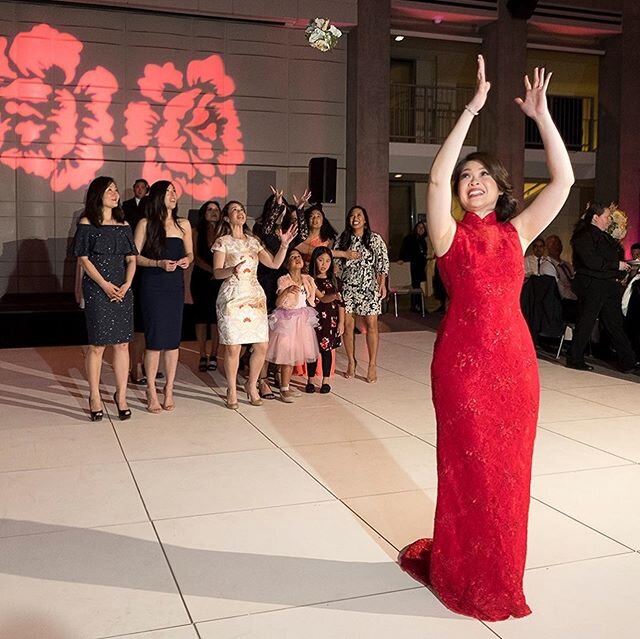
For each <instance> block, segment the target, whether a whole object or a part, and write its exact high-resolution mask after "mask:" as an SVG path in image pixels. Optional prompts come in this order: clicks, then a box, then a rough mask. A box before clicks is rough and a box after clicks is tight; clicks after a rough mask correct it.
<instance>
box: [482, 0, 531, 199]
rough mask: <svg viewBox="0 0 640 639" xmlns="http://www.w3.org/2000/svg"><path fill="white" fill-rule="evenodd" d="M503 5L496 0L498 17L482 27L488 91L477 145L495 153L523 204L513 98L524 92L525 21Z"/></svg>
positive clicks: (519, 117)
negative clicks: (514, 15) (515, 16)
mask: <svg viewBox="0 0 640 639" xmlns="http://www.w3.org/2000/svg"><path fill="white" fill-rule="evenodd" d="M506 5H507V2H506V0H499V1H498V19H497V20H496V21H495V22H492V23H491V24H488V25H487V26H486V27H484V28H483V29H482V31H481V34H482V40H483V41H482V55H483V56H484V59H485V62H486V67H487V79H488V80H489V81H490V82H491V91H490V92H489V97H488V99H487V103H486V104H485V106H484V108H483V109H482V115H481V116H480V141H479V145H478V149H479V150H480V151H487V152H489V153H491V154H493V155H495V156H496V157H497V158H498V159H499V160H500V161H501V162H502V163H503V164H504V166H505V167H506V169H507V171H508V172H509V175H510V177H511V183H512V184H513V193H514V196H515V197H516V198H517V199H518V200H519V202H520V203H521V204H522V201H523V187H524V122H525V116H524V114H523V113H522V111H521V110H520V108H519V107H518V106H517V105H516V104H515V103H514V101H513V100H514V98H516V97H518V96H520V97H522V96H524V85H523V77H524V74H525V73H526V72H527V68H526V67H527V23H526V21H525V20H516V19H515V18H512V17H511V14H510V13H509V11H508V9H507V6H506Z"/></svg>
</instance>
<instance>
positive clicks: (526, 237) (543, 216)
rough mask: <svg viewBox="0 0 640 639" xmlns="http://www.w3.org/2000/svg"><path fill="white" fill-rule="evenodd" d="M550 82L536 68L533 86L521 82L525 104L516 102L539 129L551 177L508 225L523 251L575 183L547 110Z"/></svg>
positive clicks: (566, 154) (553, 216) (542, 70)
mask: <svg viewBox="0 0 640 639" xmlns="http://www.w3.org/2000/svg"><path fill="white" fill-rule="evenodd" d="M550 80H551V73H548V74H546V76H545V71H544V69H540V70H539V69H538V68H537V67H536V68H535V69H534V71H533V86H532V85H531V82H530V81H529V78H528V76H525V78H524V87H525V97H524V100H523V99H522V98H516V99H515V102H516V104H518V105H519V106H520V108H521V109H522V111H523V112H524V113H525V115H528V116H529V117H530V118H531V119H532V120H533V121H534V122H535V123H536V125H537V126H538V130H539V131H540V137H541V138H542V143H543V144H544V153H545V159H546V161H547V167H548V169H549V175H550V176H551V180H550V181H549V184H548V185H547V186H546V187H545V188H544V189H543V190H542V192H541V193H540V195H538V197H537V198H536V199H535V201H534V202H533V204H531V205H530V206H528V207H527V208H526V209H525V210H524V211H522V213H520V215H518V216H517V217H516V218H514V219H513V220H512V222H511V223H512V224H513V226H515V228H516V230H517V231H518V235H519V236H520V241H521V243H522V247H523V249H526V248H527V246H528V245H529V244H530V243H531V242H533V240H534V239H535V238H536V237H538V235H540V233H542V231H544V229H545V228H547V226H549V224H551V222H552V221H553V219H554V218H555V217H556V215H558V213H559V212H560V209H561V208H562V206H563V205H564V203H565V202H566V200H567V197H568V195H569V190H570V189H571V185H572V184H573V183H574V177H573V169H572V168H571V161H570V160H569V154H568V153H567V149H566V147H565V145H564V142H563V140H562V138H561V137H560V133H559V132H558V129H557V128H556V125H555V124H554V122H553V120H552V118H551V115H550V113H549V109H548V107H547V87H548V86H549V81H550Z"/></svg>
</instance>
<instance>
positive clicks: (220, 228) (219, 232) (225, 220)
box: [213, 200, 251, 240]
mask: <svg viewBox="0 0 640 639" xmlns="http://www.w3.org/2000/svg"><path fill="white" fill-rule="evenodd" d="M234 204H237V205H238V206H240V207H241V208H242V210H244V204H243V203H242V202H240V201H238V200H229V201H228V202H227V203H226V204H225V205H224V207H223V209H222V211H221V212H220V219H219V220H218V223H217V224H216V230H215V233H214V234H213V237H214V240H217V239H218V238H219V237H222V236H223V235H231V224H230V222H229V209H230V208H231V207H232V206H233V205H234ZM242 231H243V233H244V234H245V235H251V231H250V230H249V227H248V226H247V223H246V222H245V223H244V224H243V225H242Z"/></svg>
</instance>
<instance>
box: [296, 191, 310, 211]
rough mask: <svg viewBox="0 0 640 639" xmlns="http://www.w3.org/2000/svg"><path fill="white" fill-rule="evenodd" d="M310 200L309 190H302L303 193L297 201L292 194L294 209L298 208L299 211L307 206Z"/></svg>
mask: <svg viewBox="0 0 640 639" xmlns="http://www.w3.org/2000/svg"><path fill="white" fill-rule="evenodd" d="M310 198H311V191H310V190H309V189H305V190H304V193H303V194H302V196H301V197H300V199H298V197H297V196H296V194H295V193H294V194H293V201H294V202H295V203H296V208H299V209H302V208H304V207H305V206H306V205H307V204H308V202H309V199H310Z"/></svg>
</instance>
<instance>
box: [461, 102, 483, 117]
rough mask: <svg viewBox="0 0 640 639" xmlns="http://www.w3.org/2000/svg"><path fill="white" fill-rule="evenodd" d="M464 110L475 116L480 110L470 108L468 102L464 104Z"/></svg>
mask: <svg viewBox="0 0 640 639" xmlns="http://www.w3.org/2000/svg"><path fill="white" fill-rule="evenodd" d="M464 110H465V111H469V113H471V115H472V116H473V117H474V118H475V117H476V115H478V113H480V111H476V110H474V109H472V108H471V107H470V106H469V105H468V104H465V105H464Z"/></svg>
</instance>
